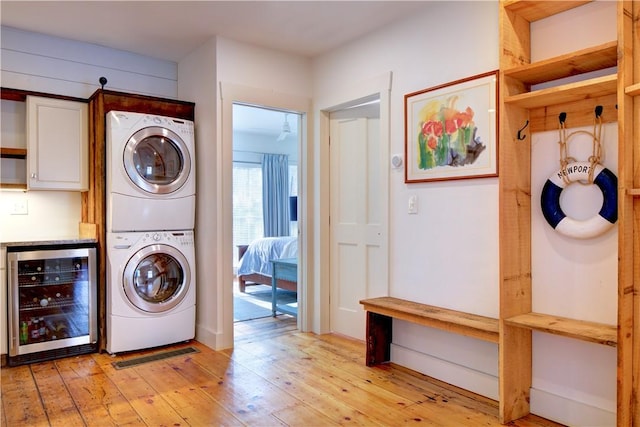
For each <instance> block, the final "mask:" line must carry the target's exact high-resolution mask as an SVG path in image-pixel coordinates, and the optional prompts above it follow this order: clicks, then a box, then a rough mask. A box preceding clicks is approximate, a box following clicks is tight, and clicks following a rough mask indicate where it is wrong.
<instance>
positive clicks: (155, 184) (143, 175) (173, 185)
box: [123, 126, 191, 194]
mask: <svg viewBox="0 0 640 427" xmlns="http://www.w3.org/2000/svg"><path fill="white" fill-rule="evenodd" d="M123 162H124V168H125V170H126V171H127V175H128V176H129V179H131V181H132V182H133V183H134V184H135V185H136V186H137V187H138V188H140V189H141V190H143V191H146V192H147V193H152V194H168V193H172V192H174V191H176V190H178V189H179V188H180V187H182V186H183V185H184V183H185V182H186V181H187V178H189V173H190V172H191V157H190V156H189V150H188V148H187V145H186V144H185V143H184V141H183V140H182V138H180V136H178V134H176V133H175V132H173V131H171V130H169V129H166V128H163V127H159V126H151V127H147V128H144V129H140V130H139V131H137V132H136V133H134V134H133V136H131V138H129V140H128V141H127V144H126V145H125V148H124V158H123Z"/></svg>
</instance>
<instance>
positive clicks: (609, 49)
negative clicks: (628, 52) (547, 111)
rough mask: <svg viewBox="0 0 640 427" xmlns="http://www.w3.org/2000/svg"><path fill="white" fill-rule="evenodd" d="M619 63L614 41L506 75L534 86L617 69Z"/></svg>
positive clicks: (540, 62) (521, 68) (511, 71)
mask: <svg viewBox="0 0 640 427" xmlns="http://www.w3.org/2000/svg"><path fill="white" fill-rule="evenodd" d="M617 62H618V42H617V41H615V40H614V41H612V42H608V43H604V44H601V45H599V46H594V47H591V48H587V49H582V50H579V51H576V52H572V53H568V54H566V55H561V56H557V57H554V58H550V59H546V60H544V61H538V62H534V63H531V64H525V65H521V66H518V67H514V68H510V69H508V70H505V71H504V75H505V76H506V77H512V78H514V79H517V80H519V81H521V82H522V83H525V84H529V85H534V84H538V83H543V82H549V81H552V80H557V79H561V78H563V77H569V76H575V75H577V74H583V73H588V72H591V71H597V70H603V69H605V68H611V67H615V66H616V65H617Z"/></svg>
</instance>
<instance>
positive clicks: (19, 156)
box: [0, 147, 27, 190]
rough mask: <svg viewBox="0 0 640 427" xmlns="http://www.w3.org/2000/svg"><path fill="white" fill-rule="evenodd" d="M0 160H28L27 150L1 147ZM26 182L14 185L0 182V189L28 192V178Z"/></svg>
mask: <svg viewBox="0 0 640 427" xmlns="http://www.w3.org/2000/svg"><path fill="white" fill-rule="evenodd" d="M0 158H3V159H14V160H26V159H27V150H26V149H24V148H10V147H0ZM24 178H25V182H23V183H13V182H0V188H1V189H4V190H26V189H27V183H26V178H27V177H26V176H25V177H24Z"/></svg>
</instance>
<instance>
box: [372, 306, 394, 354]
mask: <svg viewBox="0 0 640 427" xmlns="http://www.w3.org/2000/svg"><path fill="white" fill-rule="evenodd" d="M392 323H393V319H392V318H391V317H389V316H385V315H383V314H378V313H372V312H370V311H367V360H366V363H367V366H374V365H378V364H380V363H384V362H388V361H389V360H390V359H391V331H392V327H391V326H392Z"/></svg>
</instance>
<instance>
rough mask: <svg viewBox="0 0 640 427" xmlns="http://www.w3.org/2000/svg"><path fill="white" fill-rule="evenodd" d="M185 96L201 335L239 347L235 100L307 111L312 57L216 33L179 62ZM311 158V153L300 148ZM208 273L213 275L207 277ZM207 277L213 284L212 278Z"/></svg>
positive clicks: (181, 91)
mask: <svg viewBox="0 0 640 427" xmlns="http://www.w3.org/2000/svg"><path fill="white" fill-rule="evenodd" d="M178 70H179V79H178V80H179V85H178V86H179V90H178V92H179V95H180V97H188V98H189V99H192V100H193V101H194V102H195V103H196V141H197V143H196V144H197V151H198V155H197V157H198V162H200V165H203V164H206V165H207V166H206V167H202V166H201V167H200V168H199V172H198V177H197V187H198V190H197V192H198V195H199V196H198V204H197V212H196V245H197V249H198V252H197V254H196V257H197V259H196V269H197V274H198V277H199V283H200V285H199V286H198V304H199V305H200V307H203V308H202V309H198V317H197V326H196V337H197V339H198V340H199V341H201V342H203V343H205V344H207V345H208V346H210V347H212V348H215V349H221V348H226V347H231V346H233V314H232V311H233V294H232V286H231V284H232V280H233V253H232V250H231V249H230V248H232V236H231V225H232V219H231V213H232V209H231V206H232V205H231V203H232V199H231V168H232V158H233V156H232V150H233V146H232V142H233V137H232V132H231V130H232V126H231V125H232V117H231V115H232V108H231V105H232V102H233V101H243V102H246V103H249V104H253V105H263V106H271V107H276V108H280V109H284V110H292V111H300V112H305V113H306V112H307V110H308V107H307V106H305V104H308V102H307V101H305V100H306V99H307V98H310V93H311V67H310V63H309V61H308V60H307V59H304V58H300V57H297V56H293V55H288V54H283V53H281V52H277V51H273V50H269V49H263V48H258V47H254V46H251V45H247V44H244V43H240V42H236V41H233V40H229V39H225V38H223V37H216V38H214V39H211V40H209V41H208V42H207V43H205V44H204V45H203V46H201V47H200V48H198V49H196V50H195V51H194V52H192V53H191V54H190V55H188V56H187V57H186V58H184V59H183V60H181V61H180V63H179V65H178ZM301 155H303V156H304V152H303V153H301ZM205 278H206V279H205ZM205 280H206V283H205Z"/></svg>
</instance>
